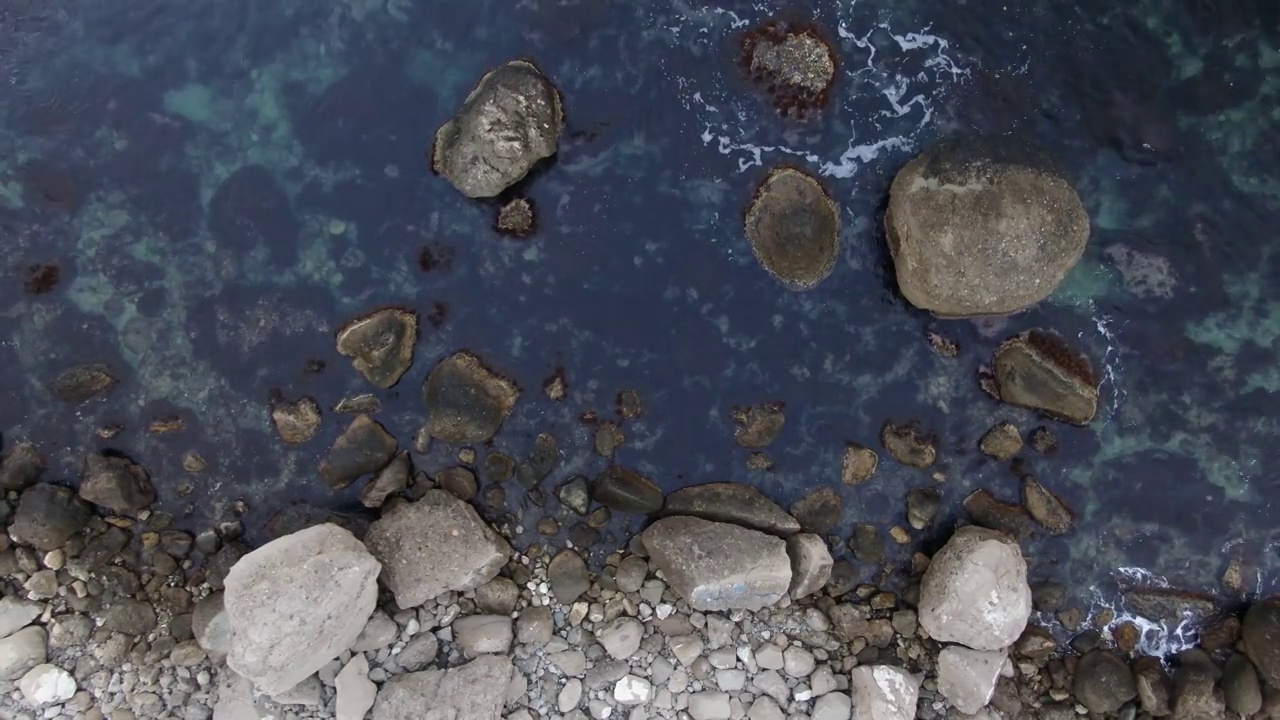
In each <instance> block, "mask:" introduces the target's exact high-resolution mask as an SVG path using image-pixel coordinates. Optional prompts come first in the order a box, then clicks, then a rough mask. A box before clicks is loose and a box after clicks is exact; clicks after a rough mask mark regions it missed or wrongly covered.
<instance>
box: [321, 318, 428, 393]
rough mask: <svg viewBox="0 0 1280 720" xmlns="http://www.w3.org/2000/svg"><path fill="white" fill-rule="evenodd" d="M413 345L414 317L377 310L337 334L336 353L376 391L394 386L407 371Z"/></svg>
mask: <svg viewBox="0 0 1280 720" xmlns="http://www.w3.org/2000/svg"><path fill="white" fill-rule="evenodd" d="M417 342H418V316H417V315H416V314H415V313H411V312H408V311H406V310H400V309H397V308H385V309H382V310H377V311H375V312H373V313H370V314H368V315H365V316H364V317H362V318H358V319H356V320H352V321H351V322H349V323H347V324H346V325H344V326H343V328H342V329H341V330H339V331H338V352H340V353H342V354H343V355H346V356H347V357H349V358H351V364H352V365H355V368H356V370H358V371H360V374H361V375H363V376H364V377H365V379H366V380H368V381H369V382H371V383H373V384H374V385H377V386H378V387H380V388H389V387H391V386H392V385H395V384H396V382H398V381H399V380H400V376H402V375H404V373H405V371H406V370H408V369H409V365H411V364H412V363H413V346H414V344H415V343H417Z"/></svg>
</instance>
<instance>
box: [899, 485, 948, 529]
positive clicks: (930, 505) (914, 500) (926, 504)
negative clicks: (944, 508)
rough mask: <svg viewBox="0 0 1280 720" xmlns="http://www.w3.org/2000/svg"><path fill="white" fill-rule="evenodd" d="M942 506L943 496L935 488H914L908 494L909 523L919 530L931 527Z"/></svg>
mask: <svg viewBox="0 0 1280 720" xmlns="http://www.w3.org/2000/svg"><path fill="white" fill-rule="evenodd" d="M941 505H942V494H941V493H939V492H938V491H937V490H935V489H933V488H912V489H911V490H910V491H908V492H907V522H908V523H910V524H911V527H913V528H915V529H917V530H923V529H925V528H927V527H929V523H931V522H933V517H934V516H935V515H937V514H938V508H939V507H940V506H941Z"/></svg>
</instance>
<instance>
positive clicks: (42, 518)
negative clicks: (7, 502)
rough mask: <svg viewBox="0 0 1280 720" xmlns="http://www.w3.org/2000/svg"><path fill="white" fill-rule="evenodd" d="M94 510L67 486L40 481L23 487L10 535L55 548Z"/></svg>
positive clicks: (80, 527)
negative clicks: (25, 487)
mask: <svg viewBox="0 0 1280 720" xmlns="http://www.w3.org/2000/svg"><path fill="white" fill-rule="evenodd" d="M90 514H91V513H90V510H89V505H88V504H87V503H85V502H84V501H83V500H81V499H80V498H78V497H76V494H75V493H73V492H71V491H70V490H68V489H67V488H64V487H61V486H58V485H52V484H50V483H37V484H35V485H32V486H31V487H29V488H27V489H26V490H23V491H22V496H21V497H20V498H19V499H18V510H17V511H16V512H15V513H14V515H13V523H12V524H11V525H10V526H9V536H10V537H12V538H13V540H14V542H17V543H20V544H23V545H30V546H31V547H34V548H35V549H37V550H44V551H48V550H53V549H55V548H59V547H62V545H63V543H65V542H66V541H67V540H69V539H70V538H71V536H72V535H75V534H76V533H77V532H80V531H81V530H83V529H84V526H85V525H87V524H88V522H89V516H90Z"/></svg>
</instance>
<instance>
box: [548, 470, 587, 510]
mask: <svg viewBox="0 0 1280 720" xmlns="http://www.w3.org/2000/svg"><path fill="white" fill-rule="evenodd" d="M556 495H557V496H558V497H559V498H560V504H561V505H563V506H565V507H567V508H569V509H570V510H572V511H574V512H575V513H577V514H579V515H586V514H587V511H588V510H590V509H591V488H590V486H589V485H588V484H587V479H586V478H585V477H583V476H581V475H574V476H573V477H571V478H569V480H568V482H566V483H565V484H564V485H561V486H560V489H559V490H557V491H556Z"/></svg>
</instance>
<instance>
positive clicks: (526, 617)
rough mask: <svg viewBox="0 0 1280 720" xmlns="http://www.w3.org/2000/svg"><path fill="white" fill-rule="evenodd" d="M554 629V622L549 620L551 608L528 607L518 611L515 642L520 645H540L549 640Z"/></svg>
mask: <svg viewBox="0 0 1280 720" xmlns="http://www.w3.org/2000/svg"><path fill="white" fill-rule="evenodd" d="M554 631H555V623H554V622H552V620H551V608H549V607H547V606H545V605H544V606H541V607H529V608H525V609H524V610H522V611H520V619H519V620H517V621H516V642H518V643H520V644H521V645H533V646H536V647H541V646H543V645H546V644H547V643H548V642H551V634H552V632H554Z"/></svg>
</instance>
